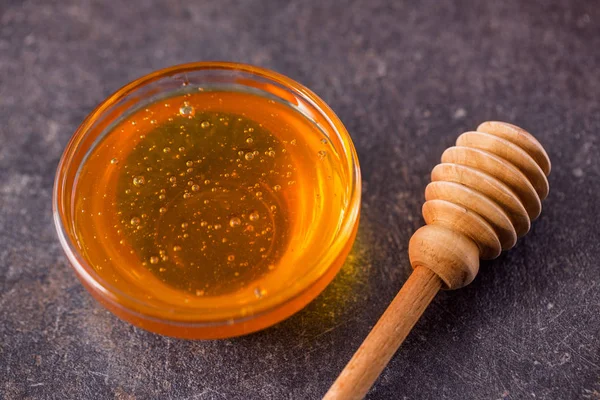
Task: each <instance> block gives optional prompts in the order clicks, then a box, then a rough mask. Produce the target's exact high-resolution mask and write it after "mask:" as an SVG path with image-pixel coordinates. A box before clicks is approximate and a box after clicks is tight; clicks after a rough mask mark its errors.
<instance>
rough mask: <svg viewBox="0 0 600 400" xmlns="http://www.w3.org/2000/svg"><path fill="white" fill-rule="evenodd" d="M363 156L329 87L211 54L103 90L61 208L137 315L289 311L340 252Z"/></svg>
mask: <svg viewBox="0 0 600 400" xmlns="http://www.w3.org/2000/svg"><path fill="white" fill-rule="evenodd" d="M360 194H361V181H360V168H359V164H358V158H357V155H356V151H355V149H354V146H353V144H352V141H351V139H350V136H349V134H348V132H347V131H346V129H345V128H344V125H343V124H342V123H341V121H340V120H339V118H338V117H337V116H336V115H335V113H334V112H333V111H332V110H331V109H330V108H329V106H327V104H325V102H324V101H323V100H321V99H320V98H319V97H318V96H317V95H316V94H314V93H313V92H311V91H310V90H309V89H307V88H306V87H304V86H302V85H301V84H299V83H297V82H295V81H293V80H292V79H289V78H287V77H285V76H283V75H280V74H278V73H275V72H273V71H269V70H266V69H263V68H258V67H255V66H250V65H244V64H237V63H225V62H201V63H192V64H185V65H179V66H175V67H171V68H167V69H163V70H159V71H156V72H153V73H151V74H149V75H146V76H144V77H142V78H140V79H138V80H136V81H134V82H132V83H130V84H128V85H126V86H124V87H123V88H121V89H120V90H118V91H117V92H116V93H114V94H113V95H111V96H109V97H108V98H107V99H106V100H104V101H103V102H102V103H101V104H100V105H99V106H98V107H97V108H96V109H95V110H94V111H93V112H92V113H91V114H90V115H89V116H88V117H87V118H86V119H85V121H84V122H83V123H82V124H81V126H80V127H79V128H78V129H77V131H76V132H75V134H74V135H73V137H72V138H71V140H70V142H69V143H68V145H67V147H66V149H65V151H64V154H63V156H62V158H61V161H60V163H59V166H58V170H57V174H56V180H55V185H54V195H53V213H54V221H55V225H56V229H57V232H58V236H59V239H60V242H61V244H62V247H63V249H64V251H65V253H66V255H67V257H68V259H69V261H70V263H71V265H72V267H73V269H74V270H75V272H76V274H77V276H78V278H79V279H80V280H81V282H82V283H83V285H84V286H85V287H86V288H87V290H88V291H89V292H90V293H91V294H92V295H93V297H94V298H96V299H97V300H98V301H99V302H100V303H101V304H103V305H104V306H105V307H106V308H108V309H109V310H110V311H111V312H113V313H114V314H116V315H117V316H118V317H120V318H121V319H123V320H126V321H129V322H130V323H132V324H134V325H136V326H139V327H141V328H144V329H146V330H149V331H152V332H156V333H160V334H164V335H169V336H174V337H182V338H191V339H213V338H224V337H231V336H237V335H243V334H247V333H250V332H254V331H257V330H259V329H263V328H266V327H268V326H271V325H273V324H275V323H277V322H279V321H281V320H283V319H284V318H287V317H289V316H290V315H292V314H293V313H295V312H297V311H298V310H300V309H301V308H303V307H304V306H305V305H306V304H308V303H309V302H310V301H311V300H313V299H314V298H315V297H316V296H317V295H318V294H319V293H320V292H321V291H322V290H323V289H324V288H325V286H327V284H329V282H331V280H332V279H333V278H334V276H335V275H336V273H337V272H338V271H339V269H340V268H341V266H342V264H343V262H344V260H345V258H346V256H347V255H348V253H349V251H350V248H351V247H352V243H353V241H354V238H355V236H356V231H357V227H358V220H359V210H360Z"/></svg>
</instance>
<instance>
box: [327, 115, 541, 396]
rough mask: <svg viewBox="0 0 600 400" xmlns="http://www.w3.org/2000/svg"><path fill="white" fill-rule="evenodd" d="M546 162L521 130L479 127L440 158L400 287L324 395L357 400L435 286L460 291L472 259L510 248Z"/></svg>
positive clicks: (525, 223) (535, 200)
mask: <svg viewBox="0 0 600 400" xmlns="http://www.w3.org/2000/svg"><path fill="white" fill-rule="evenodd" d="M549 173H550V160H549V158H548V155H547V154H546V151H545V150H544V148H543V147H542V146H541V144H540V143H539V142H538V141H537V140H536V139H535V138H534V137H533V136H532V135H531V134H530V133H528V132H527V131H525V130H523V129H521V128H519V127H517V126H514V125H511V124H507V123H504V122H495V121H489V122H484V123H482V124H481V125H479V127H478V128H477V131H473V132H466V133H463V134H462V135H460V136H459V138H458V139H457V141H456V146H454V147H450V148H449V149H447V150H446V151H445V152H444V154H443V155H442V163H441V164H438V165H437V166H436V167H435V168H434V169H433V171H432V173H431V180H432V182H431V183H430V184H429V185H428V186H427V188H426V189H425V199H426V202H425V204H423V218H424V219H425V223H426V224H427V225H426V226H424V227H422V228H420V229H419V230H417V231H416V232H415V234H414V235H413V236H412V238H411V239H410V243H409V247H408V253H409V258H410V263H411V265H412V267H413V268H414V271H413V273H412V274H411V275H410V277H409V278H408V280H407V281H406V282H405V284H404V286H403V287H402V289H401V290H400V292H398V295H396V297H395V298H394V300H393V301H392V303H391V304H390V305H389V306H388V308H387V310H386V311H385V312H384V314H383V315H382V316H381V318H380V319H379V321H378V322H377V324H376V325H375V327H374V328H373V329H372V330H371V332H370V333H369V335H368V336H367V338H366V339H365V340H364V342H363V343H362V345H361V346H360V347H359V349H358V350H357V351H356V353H355V354H354V356H353V357H352V359H351V360H350V362H349V363H348V365H346V367H345V368H344V370H343V371H342V373H341V374H340V375H339V377H338V378H337V379H336V381H335V382H334V384H333V386H331V388H330V389H329V391H328V392H327V394H326V395H325V397H324V399H325V400H342V399H343V400H347V399H362V398H363V397H364V396H365V395H366V394H367V392H368V391H369V389H370V387H371V386H372V385H373V383H374V382H375V380H376V379H377V377H378V376H379V375H380V374H381V372H382V371H383V369H384V368H385V366H386V365H387V363H388V362H389V361H390V359H391V358H392V356H393V355H394V353H395V352H396V350H398V348H399V347H400V345H401V344H402V342H403V341H404V339H405V338H406V336H407V335H408V333H409V332H410V330H411V329H412V327H413V326H414V325H415V323H416V322H417V321H418V319H419V318H420V316H421V315H422V314H423V312H424V311H425V309H426V308H427V306H428V305H429V303H430V302H431V300H433V298H434V297H435V294H436V293H437V292H438V290H439V289H440V288H443V289H457V288H460V287H463V286H465V285H468V284H469V283H471V281H472V280H473V279H474V278H475V276H476V275H477V272H478V271H479V258H483V259H492V258H496V257H498V255H500V252H501V251H502V250H508V249H510V248H511V247H513V246H514V245H515V243H516V241H517V238H518V237H521V236H523V235H524V234H525V233H527V231H528V230H529V228H530V226H531V221H532V220H534V219H535V218H537V217H538V216H539V214H540V212H541V209H542V208H541V201H542V200H543V199H544V198H546V196H547V195H548V191H549V186H548V180H547V178H546V176H547V175H548V174H549Z"/></svg>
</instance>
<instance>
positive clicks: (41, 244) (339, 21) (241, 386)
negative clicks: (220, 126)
mask: <svg viewBox="0 0 600 400" xmlns="http://www.w3.org/2000/svg"><path fill="white" fill-rule="evenodd" d="M414 3H415V4H413V2H410V1H379V0H365V1H352V2H346V1H339V2H335V3H334V2H331V1H327V0H313V1H307V2H302V1H294V2H289V3H288V2H283V1H279V0H273V1H269V2H263V1H246V2H238V1H229V0H228V1H222V0H215V1H210V2H209V1H206V2H196V1H181V2H175V1H169V2H158V1H157V2H150V1H123V2H120V1H119V2H117V1H114V2H112V1H105V2H102V1H76V0H69V1H56V2H51V1H42V0H40V1H24V2H21V1H10V0H9V1H7V0H4V1H1V2H0V206H1V211H0V392H1V394H0V398H4V399H20V398H48V399H100V398H108V399H111V398H115V399H150V398H155V399H201V400H207V399H244V400H246V399H317V398H319V397H320V396H322V395H323V394H324V393H325V391H326V390H327V387H328V386H329V384H330V383H331V382H332V381H333V380H334V378H335V377H336V375H337V373H338V372H339V371H340V370H341V369H342V367H343V366H344V365H345V363H346V362H347V361H348V359H349V358H350V356H351V354H352V353H353V351H354V350H355V349H356V348H357V346H358V345H359V344H360V342H361V341H362V339H363V338H364V337H365V335H366V334H367V332H368V331H369V329H370V328H371V327H372V325H373V324H374V323H375V321H376V320H377V318H378V316H379V315H380V314H381V313H382V312H383V310H384V309H385V307H386V305H387V304H388V303H389V302H390V301H391V299H392V298H393V296H394V294H395V293H396V291H397V290H398V289H399V288H400V287H401V285H402V283H403V282H404V280H405V279H406V277H407V275H408V273H409V269H410V267H409V263H408V259H407V255H406V248H407V243H408V240H409V237H410V235H411V234H412V232H413V231H414V230H415V229H416V228H417V227H418V226H420V224H421V223H422V222H421V218H420V207H421V203H422V201H423V190H424V188H425V185H426V184H427V182H428V179H429V177H428V175H429V171H430V170H431V168H432V167H433V166H434V165H435V164H436V163H437V162H438V160H439V157H440V155H441V153H442V151H443V149H444V148H446V147H448V146H450V145H451V144H452V143H453V141H454V140H455V138H456V136H457V135H458V134H459V133H461V132H462V131H465V130H470V129H473V128H475V127H476V126H477V124H478V123H479V122H481V121H484V120H487V119H500V120H507V121H511V122H514V123H516V124H518V125H521V126H523V127H524V128H526V129H529V130H530V131H532V132H533V133H534V134H535V135H536V136H537V137H538V138H539V139H540V141H541V142H542V143H543V144H544V145H545V146H546V148H547V149H548V152H549V154H550V157H551V159H552V161H553V171H552V174H551V176H550V186H551V190H550V196H549V198H548V200H547V201H546V202H545V203H544V211H543V213H542V216H541V218H540V219H539V220H538V221H537V222H536V223H535V224H534V225H533V228H532V230H531V232H530V233H529V234H528V235H527V236H526V237H525V238H524V239H523V240H521V241H520V242H519V244H518V245H517V247H516V248H515V249H514V250H512V251H511V252H509V253H507V254H504V255H502V256H501V257H500V258H499V259H497V260H496V261H494V262H489V263H484V265H483V268H482V271H481V272H480V274H479V276H478V277H477V279H476V280H475V281H474V282H473V284H471V285H470V286H468V287H466V288H464V289H461V290H459V291H455V292H444V293H441V294H440V295H439V296H438V297H437V298H436V299H435V300H434V302H433V304H432V306H431V307H430V308H429V309H428V310H427V311H426V313H425V315H424V316H423V318H422V319H421V321H420V322H419V323H418V325H417V326H416V328H415V329H414V331H413V332H412V333H411V335H410V336H409V338H408V340H407V341H406V342H405V344H404V346H403V347H402V349H401V350H400V351H399V352H398V354H397V355H396V356H395V357H394V359H393V360H392V362H391V363H390V365H389V367H388V368H387V369H386V370H385V372H384V373H383V375H382V376H381V378H380V380H379V381H378V383H377V384H376V386H375V387H374V388H373V390H372V391H371V392H370V394H369V398H370V399H600V337H599V336H600V290H599V289H600V265H599V260H598V255H599V253H600V251H599V250H600V244H599V242H600V234H599V228H598V214H599V212H600V207H599V205H598V202H599V200H600V198H599V197H600V151H599V147H600V143H599V133H598V130H599V129H600V5H599V3H598V2H597V1H589V2H583V1H568V0H564V1H560V2H541V1H535V2H534V1H519V0H514V1H498V2H491V1H490V2H476V1H472V2H466V1H457V2H447V1H437V0H426V1H422V2H418V4H417V2H414ZM215 59H217V60H235V61H240V62H247V63H252V64H257V65H260V66H264V67H268V68H271V69H274V70H276V71H279V72H281V73H283V74H285V75H288V76H290V77H292V78H294V79H296V80H298V81H300V82H302V83H304V84H305V85H307V86H308V87H310V88H312V89H313V90H314V91H315V92H317V93H318V94H319V95H321V96H322V97H323V98H324V99H325V100H326V101H327V102H328V103H329V104H330V105H331V106H332V107H333V109H334V110H335V111H336V112H337V113H338V114H339V116H340V117H341V119H342V120H343V121H344V122H345V124H346V126H347V128H348V130H349V131H350V132H351V134H352V137H353V138H354V142H355V144H356V147H357V150H358V153H359V156H360V160H361V164H362V172H363V179H364V181H363V183H364V193H363V194H364V201H363V219H362V221H361V226H360V232H359V238H358V240H357V242H356V245H355V247H354V250H353V252H352V255H351V257H350V258H349V261H348V262H347V264H346V266H345V267H344V269H343V270H342V272H341V273H340V275H339V276H338V277H337V278H336V280H335V281H334V282H333V283H332V285H331V286H329V287H328V289H327V290H326V291H325V292H324V293H323V294H322V295H321V296H320V297H318V298H317V299H316V300H315V301H314V302H313V303H311V304H310V305H309V306H308V307H307V308H306V309H304V310H303V311H302V312H300V313H298V314H297V315H295V316H293V317H292V318H290V319H288V320H287V321H285V322H283V323H281V324H279V325H277V326H275V327H272V328H270V329H267V330H265V331H263V332H260V333H256V334H253V335H249V336H246V337H242V338H236V339H231V340H221V341H207V342H193V341H184V340H175V339H170V338H166V337H161V336H157V335H153V334H150V333H148V332H145V331H142V330H139V329H136V328H133V327H132V326H130V325H129V324H126V323H124V322H121V321H119V320H118V319H117V318H115V317H113V316H112V315H111V314H109V313H108V312H107V311H105V310H104V309H103V308H101V307H100V306H99V305H98V304H97V303H96V302H95V301H93V300H92V299H91V298H90V296H89V295H88V294H87V293H86V291H85V290H84V289H83V287H82V286H81V285H80V284H79V282H78V281H77V279H76V277H75V275H74V273H73V272H72V271H71V270H70V268H69V266H68V264H67V261H66V259H65V257H64V256H63V254H62V251H61V248H60V246H59V244H58V240H57V238H56V236H55V233H54V227H53V225H52V214H51V190H52V183H53V178H54V170H55V167H56V165H57V162H58V159H59V157H60V154H61V151H62V149H63V147H64V146H65V144H66V142H67V140H68V139H69V137H70V136H71V134H72V132H74V130H75V128H76V127H77V126H78V124H79V123H80V122H81V121H82V120H83V118H84V117H85V116H86V115H87V113H88V112H90V111H91V110H92V108H93V107H94V106H95V105H96V104H98V103H99V102H100V101H101V100H103V99H104V98H105V97H106V96H107V95H109V94H110V93H112V92H113V91H115V90H116V89H118V88H119V87H120V86H122V85H124V84H125V83H127V82H129V81H130V80H132V79H134V78H136V77H139V76H141V75H143V74H146V73H148V72H151V71H153V70H155V69H158V68H162V67H166V66H170V65H173V64H178V63H183V62H189V61H198V60H215Z"/></svg>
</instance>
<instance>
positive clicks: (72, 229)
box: [53, 62, 361, 339]
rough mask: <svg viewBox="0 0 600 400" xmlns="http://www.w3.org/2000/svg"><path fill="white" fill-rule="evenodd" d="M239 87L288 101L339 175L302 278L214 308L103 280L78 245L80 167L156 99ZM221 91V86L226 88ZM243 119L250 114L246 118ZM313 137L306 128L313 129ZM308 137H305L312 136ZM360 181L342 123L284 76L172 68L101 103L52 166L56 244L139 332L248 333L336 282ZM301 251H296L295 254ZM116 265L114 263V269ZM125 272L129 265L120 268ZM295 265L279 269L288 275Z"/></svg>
mask: <svg viewBox="0 0 600 400" xmlns="http://www.w3.org/2000/svg"><path fill="white" fill-rule="evenodd" d="M215 87H218V88H219V90H232V91H237V90H243V91H246V92H252V93H254V94H257V95H260V96H265V97H267V98H269V99H273V101H277V102H279V103H281V104H286V105H287V106H289V107H292V108H293V109H294V110H295V111H297V112H299V113H300V114H302V116H303V117H304V118H306V120H307V121H308V122H309V123H310V124H313V125H314V126H316V127H318V130H319V131H320V132H321V133H322V134H323V135H324V136H325V137H326V138H327V141H328V142H329V143H330V146H331V151H333V152H335V154H336V157H337V164H338V167H339V170H340V171H341V174H340V178H339V179H341V180H342V188H343V189H342V193H340V196H342V197H343V198H344V201H343V206H342V209H341V210H339V212H340V218H339V221H337V222H336V226H335V227H334V228H335V229H333V230H332V231H333V234H332V235H331V237H330V238H329V239H330V240H328V241H327V242H323V243H313V245H315V246H318V248H319V249H320V251H319V252H318V254H315V256H314V257H312V258H311V257H308V258H306V257H305V260H307V261H305V263H306V265H303V268H302V270H301V271H302V273H301V274H300V275H297V276H294V279H292V280H290V282H289V284H287V283H286V284H282V285H281V286H280V287H279V289H278V290H277V291H275V292H272V293H269V295H268V296H264V297H263V298H261V299H260V301H256V302H251V303H244V304H241V303H240V304H228V305H227V306H222V305H219V303H217V302H215V303H214V304H211V302H210V301H204V302H203V303H194V301H192V302H191V303H190V304H189V305H176V304H173V303H170V302H168V301H162V300H161V301H159V300H157V299H153V298H152V296H148V295H147V293H145V292H144V289H143V288H137V287H135V285H132V284H131V283H129V282H127V279H124V278H123V279H121V278H120V279H114V280H111V279H108V278H107V276H105V275H106V274H103V273H101V271H100V269H99V268H97V266H96V265H94V261H93V260H91V259H90V257H89V256H88V255H87V252H86V251H85V249H83V248H82V245H81V243H80V240H79V236H78V235H79V233H80V232H78V227H77V225H76V224H75V223H74V220H75V214H76V213H77V212H79V211H80V210H78V209H77V204H76V202H75V201H74V198H75V196H74V195H75V193H76V190H77V189H78V182H79V181H78V179H79V178H80V176H79V175H80V172H81V169H82V166H83V164H84V163H85V162H86V160H87V158H88V157H89V154H90V153H91V152H92V151H93V149H94V148H95V146H98V145H99V144H102V143H103V140H106V137H109V135H110V134H111V132H112V131H111V128H112V127H114V126H116V124H117V123H118V122H119V121H122V120H123V118H125V117H126V116H127V115H131V114H132V113H133V112H135V110H140V109H142V108H144V107H146V106H147V105H148V104H152V103H154V102H156V101H157V99H158V100H159V99H163V98H167V97H168V96H169V95H171V94H173V93H179V92H189V91H192V90H200V91H202V90H212V89H211V88H215ZM224 88H225V89H224ZM249 117H252V116H251V115H250V116H249ZM311 132H312V131H311ZM311 132H308V133H307V134H312V133H311ZM360 196H361V181H360V168H359V164H358V158H357V155H356V151H355V149H354V146H353V144H352V141H351V139H350V136H349V134H348V132H347V131H346V129H345V128H344V125H343V124H342V123H341V121H340V120H339V119H338V117H337V116H336V115H335V114H334V112H333V111H332V110H331V109H330V108H329V107H328V106H327V104H325V102H324V101H323V100H321V99H320V98H319V97H318V96H317V95H316V94H314V93H313V92H311V91H310V90H309V89H307V88H306V87H304V86H302V85H300V84H299V83H297V82H295V81H293V80H292V79H290V78H287V77H285V76H283V75H280V74H278V73H275V72H273V71H269V70H266V69H263V68H259V67H255V66H250V65H244V64H237V63H225V62H201V63H191V64H184V65H178V66H174V67H171V68H166V69H163V70H159V71H156V72H153V73H151V74H149V75H146V76H144V77H142V78H140V79H137V80H135V81H134V82H132V83H130V84H128V85H126V86H124V87H123V88H121V89H120V90H118V91H117V92H115V93H114V94H112V95H111V96H109V97H108V98H107V99H106V100H104V101H103V102H102V103H101V104H100V105H99V106H98V107H97V108H96V109H95V110H94V111H92V112H91V113H90V114H89V116H88V117H87V118H86V119H85V120H84V121H83V123H82V124H81V126H79V128H78V129H77V131H76V132H75V134H74V135H73V137H72V138H71V140H70V141H69V143H68V145H67V147H66V149H65V151H64V153H63V156H62V158H61V160H60V163H59V165H58V169H57V173H56V180H55V184H54V193H53V215H54V222H55V225H56V230H57V232H58V237H59V239H60V243H61V245H62V247H63V249H64V251H65V253H66V255H67V257H68V259H69V261H70V264H71V266H72V267H73V269H74V270H75V273H76V274H77V276H78V278H79V279H80V280H81V282H82V283H83V285H84V286H85V287H86V289H87V290H88V291H89V292H90V293H91V294H92V296H93V297H94V298H95V299H96V300H98V301H99V302H100V303H101V304H103V305H104V306H105V307H106V308H107V309H109V310H110V311H111V312H112V313H114V314H115V315H117V316H118V317H119V318H121V319H123V320H125V321H128V322H130V323H132V324H134V325H136V326H138V327H141V328H143V329H146V330H149V331H152V332H155V333H159V334H164V335H168V336H174V337H182V338H190V339H214V338H224V337H231V336H237V335H243V334H247V333H250V332H254V331H257V330H260V329H263V328H266V327H268V326H271V325H273V324H275V323H277V322H279V321H281V320H283V319H285V318H287V317H289V316H290V315H292V314H293V313H295V312H297V311H298V310H300V309H301V308H303V307H304V306H305V305H306V304H307V303H309V302H310V301H311V300H313V299H314V298H315V297H316V296H317V295H318V294H319V293H320V292H321V291H322V290H323V289H324V288H325V287H326V286H327V285H328V284H329V283H330V282H331V280H332V279H333V278H334V277H335V275H336V274H337V272H338V271H339V269H340V268H341V266H342V264H343V263H344V260H345V258H346V256H347V255H348V253H349V251H350V249H351V247H352V244H353V242H354V239H355V236H356V231H357V228H358V220H359V211H360ZM300 251H301V249H300ZM116 267H118V266H115V268H116ZM120 267H127V266H120ZM295 267H296V266H295V265H284V266H282V268H288V269H289V270H290V271H294V268H295Z"/></svg>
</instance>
